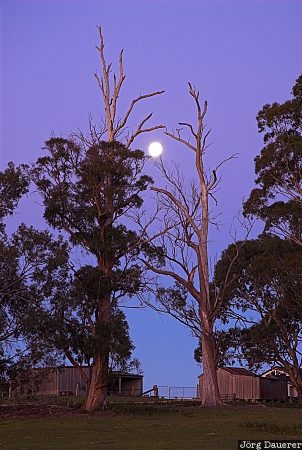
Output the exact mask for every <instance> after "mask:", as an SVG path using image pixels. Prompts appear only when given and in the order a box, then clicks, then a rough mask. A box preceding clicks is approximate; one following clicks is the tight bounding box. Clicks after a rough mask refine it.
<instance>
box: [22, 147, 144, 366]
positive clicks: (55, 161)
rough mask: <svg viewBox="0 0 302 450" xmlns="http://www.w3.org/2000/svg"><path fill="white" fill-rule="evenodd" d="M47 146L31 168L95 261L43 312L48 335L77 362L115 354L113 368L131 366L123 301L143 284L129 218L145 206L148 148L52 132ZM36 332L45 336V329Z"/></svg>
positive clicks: (49, 215)
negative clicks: (89, 142)
mask: <svg viewBox="0 0 302 450" xmlns="http://www.w3.org/2000/svg"><path fill="white" fill-rule="evenodd" d="M45 150H46V151H47V156H45V157H42V158H39V159H38V160H37V162H36V164H35V165H34V167H33V169H32V172H31V173H32V177H33V180H34V181H35V183H36V185H37V188H38V190H39V191H40V193H41V195H42V198H43V202H44V207H45V210H44V217H45V219H46V221H47V222H48V224H49V225H50V226H52V227H53V228H55V229H57V230H60V231H64V232H66V233H67V236H68V239H69V241H70V243H71V245H72V246H74V247H77V248H80V249H82V250H83V249H84V250H85V251H86V252H87V253H88V254H90V256H92V257H93V258H94V259H95V262H96V264H95V266H91V265H86V266H83V267H81V268H80V269H79V270H76V271H75V272H74V273H73V275H72V276H71V277H70V278H69V279H68V281H66V283H67V284H66V286H65V287H63V286H62V287H61V288H60V291H58V292H56V293H55V295H53V296H52V298H51V299H50V304H49V309H48V310H45V311H44V313H43V311H42V312H41V314H44V319H43V320H44V321H45V323H47V324H48V325H47V327H46V328H47V329H48V330H49V331H48V334H47V339H46V341H48V343H49V344H48V345H53V346H55V348H57V349H59V350H61V351H63V352H64V353H65V355H66V357H67V358H68V359H69V361H70V362H71V363H72V364H74V365H82V364H89V365H93V363H94V361H95V359H96V358H103V361H105V360H106V361H107V360H108V356H109V363H110V364H112V366H114V368H115V369H119V370H125V369H126V368H127V367H129V363H131V361H130V356H131V353H132V350H133V348H134V347H133V344H132V342H131V339H130V337H129V329H128V325H127V322H126V319H125V316H124V314H123V313H122V312H121V310H120V309H119V304H120V301H121V300H122V299H124V298H125V297H126V298H127V297H132V296H134V295H136V294H137V293H138V292H140V290H141V289H142V275H143V268H142V267H141V266H140V265H139V263H138V260H137V256H138V255H139V253H140V251H141V250H142V240H141V237H140V236H139V235H138V234H137V233H136V232H135V231H134V230H132V229H129V228H128V226H129V224H130V223H131V220H130V218H129V214H130V213H133V211H134V210H136V209H138V208H140V207H141V206H142V203H143V198H142V192H143V191H145V190H146V189H147V187H148V185H149V184H150V183H151V182H152V179H151V178H150V177H149V176H147V175H144V174H142V169H143V165H144V162H145V156H144V153H143V152H142V151H140V150H130V149H128V148H127V147H125V146H124V145H123V144H121V143H119V142H115V141H114V142H110V143H109V142H104V141H98V142H96V143H95V144H94V145H91V146H89V147H86V145H85V143H83V142H74V141H72V140H68V139H62V138H52V139H50V140H48V141H47V142H46V147H45ZM132 223H133V222H132ZM147 247H148V246H146V244H144V251H147V250H148V248H147ZM41 323H43V321H41ZM46 333H47V331H46ZM38 334H40V336H41V338H42V339H43V336H45V331H42V332H41V333H38Z"/></svg>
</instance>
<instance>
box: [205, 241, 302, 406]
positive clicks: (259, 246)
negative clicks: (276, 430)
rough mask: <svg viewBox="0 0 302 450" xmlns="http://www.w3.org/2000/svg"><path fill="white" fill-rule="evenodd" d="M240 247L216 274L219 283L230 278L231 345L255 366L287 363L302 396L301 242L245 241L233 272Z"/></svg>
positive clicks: (227, 304) (225, 254)
mask: <svg viewBox="0 0 302 450" xmlns="http://www.w3.org/2000/svg"><path fill="white" fill-rule="evenodd" d="M237 247H238V243H237V245H235V244H232V245H230V246H229V247H228V248H227V249H226V250H225V251H224V252H223V254H222V257H221V259H220V261H219V262H218V263H217V265H216V268H215V277H214V282H215V285H216V286H219V285H221V283H223V281H224V278H225V274H226V272H229V277H230V280H231V283H230V284H229V286H228V288H227V290H226V292H225V302H224V307H223V309H224V313H225V315H226V316H227V317H228V318H229V319H230V318H233V319H234V320H235V321H236V322H235V323H236V324H237V327H236V328H232V329H231V330H230V331H229V333H228V340H229V345H230V347H233V348H237V349H239V350H240V352H239V355H240V358H242V359H245V360H246V361H247V362H248V364H249V365H250V367H254V368H256V369H257V368H258V369H259V368H260V367H261V366H262V365H263V364H270V365H279V366H282V367H284V369H285V370H286V372H287V373H288V375H289V376H290V378H291V381H292V383H293V385H294V386H295V387H296V389H297V391H298V394H299V398H300V400H302V378H301V368H302V353H301V344H302V266H301V257H302V250H301V246H299V245H298V244H296V243H294V242H291V241H289V240H287V239H286V240H284V239H280V238H279V237H277V236H269V235H265V234H264V235H261V236H259V237H258V239H254V240H249V241H246V242H245V243H244V245H243V246H242V248H241V250H240V253H239V256H238V257H237V258H236V261H235V262H234V264H233V266H232V268H231V270H229V261H230V260H232V259H233V257H234V254H235V253H236V252H237ZM223 309H222V312H223Z"/></svg>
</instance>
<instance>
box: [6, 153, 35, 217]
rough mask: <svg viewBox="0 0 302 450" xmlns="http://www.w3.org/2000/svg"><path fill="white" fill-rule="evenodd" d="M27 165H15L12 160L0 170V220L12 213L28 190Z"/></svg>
mask: <svg viewBox="0 0 302 450" xmlns="http://www.w3.org/2000/svg"><path fill="white" fill-rule="evenodd" d="M26 168H27V166H25V165H22V166H20V167H16V166H15V165H14V164H13V163H12V162H10V163H8V166H7V168H6V169H5V170H4V171H3V172H0V221H1V222H2V220H3V219H4V217H5V216H7V215H10V214H12V213H13V211H14V209H15V207H16V206H17V204H18V201H19V199H20V198H21V196H22V195H23V194H25V193H26V192H27V191H28V184H29V182H28V177H27V175H26V173H25V169H26Z"/></svg>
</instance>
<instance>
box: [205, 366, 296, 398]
mask: <svg viewBox="0 0 302 450" xmlns="http://www.w3.org/2000/svg"><path fill="white" fill-rule="evenodd" d="M217 378H218V388H219V392H220V395H221V397H222V398H223V399H230V400H237V399H238V400H287V384H286V382H284V381H283V380H276V379H274V380H273V379H268V378H261V377H260V376H258V375H256V374H254V373H252V372H250V371H249V370H247V369H244V368H241V367H223V368H219V369H218V370H217ZM199 392H200V398H202V395H203V394H202V393H203V375H200V376H199Z"/></svg>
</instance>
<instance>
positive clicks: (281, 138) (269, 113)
mask: <svg viewBox="0 0 302 450" xmlns="http://www.w3.org/2000/svg"><path fill="white" fill-rule="evenodd" d="M301 92H302V76H300V77H299V78H298V79H297V81H296V84H295V86H294V87H293V91H292V93H293V98H292V99H291V100H288V101H286V102H285V103H282V104H278V103H273V104H271V105H265V106H264V107H263V109H262V110H261V111H260V112H259V113H258V115H257V122H258V128H259V132H264V144H265V146H264V147H263V149H262V151H261V153H260V155H259V156H257V157H256V158H255V172H256V175H257V178H256V184H257V185H258V187H257V188H255V189H253V190H252V192H251V194H250V197H249V199H248V200H247V202H246V203H245V205H244V211H245V214H246V215H250V214H251V215H254V216H256V217H259V218H260V219H262V220H264V221H265V230H272V231H275V232H277V233H278V234H279V233H281V234H282V235H285V236H289V237H291V238H292V239H293V240H294V241H295V242H297V243H300V244H301V242H302V238H301V236H302V186H301V182H302V96H301Z"/></svg>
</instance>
